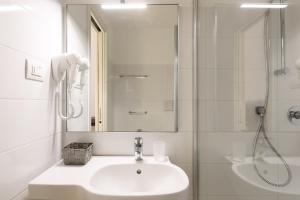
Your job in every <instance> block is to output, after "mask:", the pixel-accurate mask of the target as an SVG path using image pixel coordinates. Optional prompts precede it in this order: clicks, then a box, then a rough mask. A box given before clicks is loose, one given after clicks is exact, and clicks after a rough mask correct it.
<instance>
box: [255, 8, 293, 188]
mask: <svg viewBox="0 0 300 200" xmlns="http://www.w3.org/2000/svg"><path fill="white" fill-rule="evenodd" d="M269 16H270V11H267V12H266V14H265V20H264V52H265V58H266V59H265V68H266V92H265V99H264V106H261V107H257V108H256V112H257V114H258V115H259V117H260V122H259V126H258V129H257V131H256V135H255V137H254V140H253V153H252V159H253V167H254V170H255V171H256V173H257V175H258V176H259V177H260V178H261V179H262V180H263V181H264V182H266V183H267V184H269V185H271V186H274V187H284V186H286V185H288V184H289V183H290V182H291V180H292V172H291V169H290V167H289V165H288V164H287V162H286V161H285V160H284V158H283V157H282V156H281V155H280V153H279V152H278V151H277V150H276V148H275V147H274V145H273V144H272V143H271V141H270V139H269V137H268V135H267V133H266V130H265V115H266V113H267V109H268V102H269V93H270V67H269V65H270V62H269V51H270V46H269V27H268V26H269ZM260 138H263V139H264V140H265V141H266V143H267V145H268V146H269V147H270V149H271V150H272V151H273V152H274V153H275V155H276V156H277V157H278V158H279V159H280V161H281V162H282V163H283V165H284V167H285V169H286V171H287V178H286V180H285V181H284V182H282V183H274V182H272V181H270V180H268V178H267V177H265V176H264V175H263V174H262V173H261V172H260V171H259V169H258V167H257V160H256V153H257V146H258V141H259V139H260Z"/></svg>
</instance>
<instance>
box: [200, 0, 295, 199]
mask: <svg viewBox="0 0 300 200" xmlns="http://www.w3.org/2000/svg"><path fill="white" fill-rule="evenodd" d="M228 2H230V3H228ZM254 3H255V1H251V0H250V1H249V2H246V1H240V0H232V1H225V0H224V1H222V0H207V1H206V0H204V1H200V2H199V5H198V22H197V23H198V136H199V138H198V139H199V142H198V149H199V151H198V152H199V177H198V179H199V198H200V199H201V200H285V199H289V200H290V199H293V200H294V199H295V200H296V199H300V190H299V187H300V176H299V175H298V174H299V173H300V134H299V132H300V120H297V119H293V120H292V122H290V121H289V120H288V118H287V113H288V111H289V109H291V107H292V106H295V107H293V108H292V110H293V111H300V75H299V74H300V73H299V72H300V71H299V70H300V68H299V67H300V60H299V58H300V21H299V20H300V2H299V1H292V0H289V1H273V2H272V3H270V2H269V1H258V3H256V4H254ZM262 7H264V8H262ZM297 63H298V64H297ZM254 150H255V151H254ZM298 170H299V171H298Z"/></svg>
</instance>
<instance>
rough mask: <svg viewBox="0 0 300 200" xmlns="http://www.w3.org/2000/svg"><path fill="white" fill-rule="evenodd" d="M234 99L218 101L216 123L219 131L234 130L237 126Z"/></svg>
mask: <svg viewBox="0 0 300 200" xmlns="http://www.w3.org/2000/svg"><path fill="white" fill-rule="evenodd" d="M236 104H237V102H234V101H218V102H216V113H215V115H216V116H215V119H216V121H215V124H216V130H217V131H233V130H234V128H235V124H234V122H235V118H234V106H235V105H236Z"/></svg>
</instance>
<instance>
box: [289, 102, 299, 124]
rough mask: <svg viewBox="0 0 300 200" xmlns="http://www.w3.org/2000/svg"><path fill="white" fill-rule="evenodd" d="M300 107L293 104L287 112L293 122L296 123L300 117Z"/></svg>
mask: <svg viewBox="0 0 300 200" xmlns="http://www.w3.org/2000/svg"><path fill="white" fill-rule="evenodd" d="M299 110H300V109H299V107H297V106H292V107H291V108H290V109H289V110H288V113H287V118H288V120H289V121H290V122H291V123H295V121H296V120H298V119H300V111H299Z"/></svg>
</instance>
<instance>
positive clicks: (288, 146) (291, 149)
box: [278, 132, 300, 156]
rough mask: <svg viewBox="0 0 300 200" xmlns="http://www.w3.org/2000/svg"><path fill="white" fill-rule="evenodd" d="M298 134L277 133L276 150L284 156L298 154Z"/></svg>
mask: <svg viewBox="0 0 300 200" xmlns="http://www.w3.org/2000/svg"><path fill="white" fill-rule="evenodd" d="M299 145H300V134H299V133H285V132H282V133H279V134H278V147H279V148H278V150H279V152H280V153H281V154H282V155H284V156H299V155H300V148H299Z"/></svg>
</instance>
